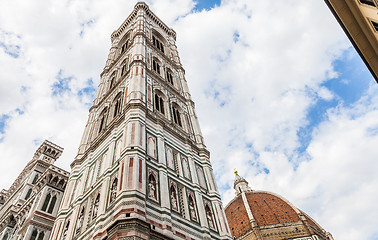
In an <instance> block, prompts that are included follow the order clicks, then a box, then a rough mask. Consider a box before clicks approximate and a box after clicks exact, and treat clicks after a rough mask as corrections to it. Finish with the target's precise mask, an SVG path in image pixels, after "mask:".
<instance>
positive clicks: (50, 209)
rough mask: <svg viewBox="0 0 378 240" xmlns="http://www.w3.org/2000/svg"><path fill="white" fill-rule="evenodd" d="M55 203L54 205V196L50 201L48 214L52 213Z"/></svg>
mask: <svg viewBox="0 0 378 240" xmlns="http://www.w3.org/2000/svg"><path fill="white" fill-rule="evenodd" d="M55 203H56V196H54V197H53V198H52V199H51V203H50V206H49V210H47V212H48V213H52V212H53V210H54V207H55Z"/></svg>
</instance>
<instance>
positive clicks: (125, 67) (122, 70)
mask: <svg viewBox="0 0 378 240" xmlns="http://www.w3.org/2000/svg"><path fill="white" fill-rule="evenodd" d="M128 61H129V59H128V58H126V59H125V60H124V61H123V62H122V64H121V68H122V69H121V76H124V75H125V74H126V72H127V62H128Z"/></svg>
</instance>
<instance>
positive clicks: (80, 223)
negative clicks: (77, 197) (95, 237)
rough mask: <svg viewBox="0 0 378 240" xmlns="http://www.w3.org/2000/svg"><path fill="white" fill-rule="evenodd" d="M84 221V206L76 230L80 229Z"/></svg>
mask: <svg viewBox="0 0 378 240" xmlns="http://www.w3.org/2000/svg"><path fill="white" fill-rule="evenodd" d="M83 222H84V208H82V209H81V212H80V215H79V220H78V223H77V228H76V232H79V231H80V229H81V227H82V226H83Z"/></svg>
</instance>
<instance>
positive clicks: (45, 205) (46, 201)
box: [42, 193, 51, 211]
mask: <svg viewBox="0 0 378 240" xmlns="http://www.w3.org/2000/svg"><path fill="white" fill-rule="evenodd" d="M50 198H51V194H50V193H48V194H47V196H46V198H45V201H44V202H43V205H42V211H46V209H47V206H48V205H49V202H50Z"/></svg>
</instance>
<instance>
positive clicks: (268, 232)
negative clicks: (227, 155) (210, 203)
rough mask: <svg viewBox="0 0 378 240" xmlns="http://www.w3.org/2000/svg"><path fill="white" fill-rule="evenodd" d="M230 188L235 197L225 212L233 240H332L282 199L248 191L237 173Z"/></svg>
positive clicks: (270, 194)
mask: <svg viewBox="0 0 378 240" xmlns="http://www.w3.org/2000/svg"><path fill="white" fill-rule="evenodd" d="M234 188H235V190H236V197H235V198H234V199H233V200H232V201H231V202H230V203H229V204H228V205H227V206H226V208H225V213H226V217H227V220H228V224H229V227H230V230H231V235H232V236H233V237H234V239H289V238H290V239H291V238H299V237H308V236H314V235H316V236H317V237H318V239H332V236H331V235H330V234H329V233H327V232H326V231H324V230H323V229H322V228H321V227H320V226H319V225H318V224H317V223H316V222H315V221H314V220H313V219H311V218H310V217H309V216H308V215H306V214H305V213H304V212H302V211H300V210H299V209H297V208H296V207H295V206H294V205H292V204H291V203H290V202H289V201H287V200H286V199H285V198H283V197H281V196H279V195H277V194H275V193H271V192H267V191H253V190H251V189H250V188H249V186H248V182H247V181H246V180H245V179H244V178H242V177H240V176H239V175H238V174H237V172H236V178H235V184H234ZM250 237H252V238H250Z"/></svg>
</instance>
